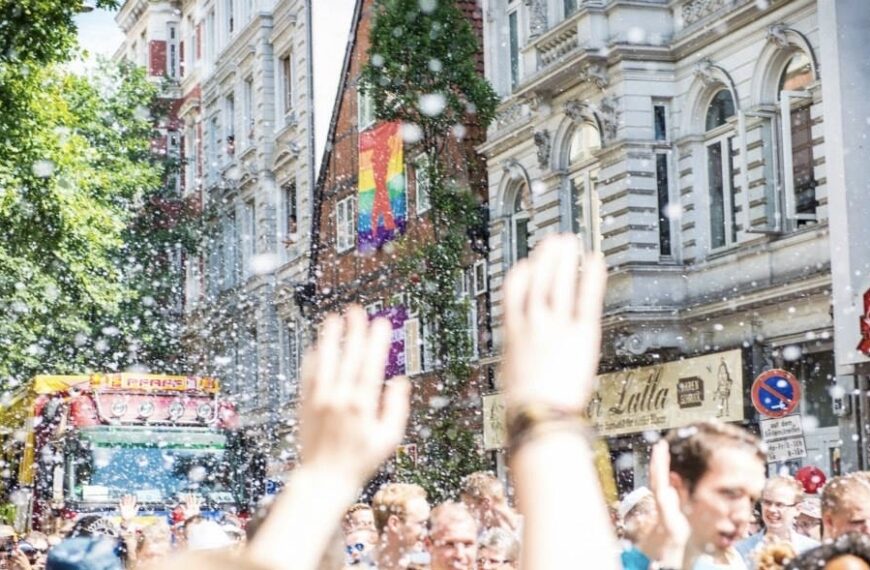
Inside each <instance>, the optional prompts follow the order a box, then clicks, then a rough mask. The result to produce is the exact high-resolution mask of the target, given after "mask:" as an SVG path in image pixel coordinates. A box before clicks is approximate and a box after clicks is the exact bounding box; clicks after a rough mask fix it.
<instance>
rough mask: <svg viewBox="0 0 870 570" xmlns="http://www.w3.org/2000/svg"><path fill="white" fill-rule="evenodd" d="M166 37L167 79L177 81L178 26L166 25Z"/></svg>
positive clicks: (178, 75) (178, 54) (178, 74)
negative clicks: (167, 38) (167, 39)
mask: <svg viewBox="0 0 870 570" xmlns="http://www.w3.org/2000/svg"><path fill="white" fill-rule="evenodd" d="M167 36H168V37H169V41H168V42H167V46H168V48H169V49H168V51H169V53H168V56H169V57H168V59H169V69H168V72H169V77H170V79H178V77H180V70H179V57H180V53H181V52H180V51H179V47H178V25H177V24H168V26H167Z"/></svg>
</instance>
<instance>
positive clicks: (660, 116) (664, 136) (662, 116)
mask: <svg viewBox="0 0 870 570" xmlns="http://www.w3.org/2000/svg"><path fill="white" fill-rule="evenodd" d="M653 123H654V130H655V140H657V141H666V140H668V124H667V109H666V108H665V106H664V105H655V106H653Z"/></svg>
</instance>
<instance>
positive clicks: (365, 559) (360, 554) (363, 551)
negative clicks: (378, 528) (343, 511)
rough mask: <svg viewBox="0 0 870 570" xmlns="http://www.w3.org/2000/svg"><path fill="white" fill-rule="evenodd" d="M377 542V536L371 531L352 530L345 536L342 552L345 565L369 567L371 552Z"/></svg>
mask: <svg viewBox="0 0 870 570" xmlns="http://www.w3.org/2000/svg"><path fill="white" fill-rule="evenodd" d="M376 541H377V534H375V531H374V530H371V529H366V528H363V529H359V530H354V531H351V532H349V533H347V534H346V535H345V544H344V551H345V554H347V563H348V564H349V565H351V566H356V565H358V564H359V565H364V566H371V558H372V550H373V549H374V547H375V542H376Z"/></svg>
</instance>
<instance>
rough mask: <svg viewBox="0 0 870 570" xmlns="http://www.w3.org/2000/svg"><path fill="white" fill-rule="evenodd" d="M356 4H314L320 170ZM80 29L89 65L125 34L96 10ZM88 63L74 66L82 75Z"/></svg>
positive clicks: (80, 21)
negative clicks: (88, 56) (87, 53)
mask: <svg viewBox="0 0 870 570" xmlns="http://www.w3.org/2000/svg"><path fill="white" fill-rule="evenodd" d="M354 1H355V0H312V2H313V10H312V20H313V25H312V34H313V44H314V45H313V51H314V60H313V63H314V135H315V162H316V163H317V165H318V167H319V164H320V159H321V157H322V156H323V146H324V144H325V143H326V134H327V131H328V129H329V120H330V119H331V118H332V106H333V103H334V102H335V95H336V90H337V89H338V80H339V75H340V74H341V64H342V62H343V60H344V51H345V48H346V47H347V39H348V36H349V33H350V19H351V17H352V16H353V7H354ZM76 23H77V25H78V27H79V44H80V45H81V46H82V47H83V48H84V49H86V50H87V51H88V52H89V55H90V58H89V60H88V61H93V60H94V59H95V57H96V56H97V55H102V56H105V57H111V56H112V55H113V54H114V53H115V51H116V50H117V49H118V47H119V46H120V45H121V43H122V42H123V41H124V34H123V33H122V32H121V29H120V28H119V27H118V25H117V24H116V23H115V12H114V11H108V10H94V11H93V12H90V13H86V14H79V15H78V16H76ZM87 63H88V62H83V61H79V62H76V63H74V64H73V65H71V68H72V69H73V70H74V71H78V72H81V71H83V70H84V69H85V68H86V67H87Z"/></svg>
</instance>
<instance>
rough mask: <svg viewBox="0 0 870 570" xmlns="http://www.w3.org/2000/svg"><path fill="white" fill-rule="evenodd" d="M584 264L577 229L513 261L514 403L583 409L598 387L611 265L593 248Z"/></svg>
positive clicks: (509, 371) (508, 318) (507, 367)
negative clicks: (604, 305) (521, 258)
mask: <svg viewBox="0 0 870 570" xmlns="http://www.w3.org/2000/svg"><path fill="white" fill-rule="evenodd" d="M579 268H580V246H579V244H578V242H577V238H576V237H575V236H573V235H562V236H552V237H549V238H547V239H545V240H544V241H543V242H542V243H541V244H540V246H538V247H537V248H536V249H535V251H534V253H533V254H532V257H531V258H529V259H526V260H523V261H521V262H520V263H519V264H517V266H516V267H514V268H513V269H512V270H511V272H510V274H509V276H508V278H507V282H506V284H505V330H506V340H505V356H504V363H505V364H504V379H505V396H506V399H507V405H508V407H509V408H510V407H512V406H517V405H524V404H539V403H540V404H545V405H549V406H554V407H558V408H566V409H574V410H582V409H583V408H585V407H586V404H587V403H588V400H589V396H590V394H591V393H592V390H593V386H594V382H595V374H596V371H597V368H598V357H599V346H600V342H601V310H602V309H601V307H602V302H603V298H604V287H605V283H606V280H607V271H606V268H605V265H604V260H603V259H602V257H601V256H600V255H599V254H595V253H591V254H587V255H586V256H585V259H584V260H583V271H582V274H580V275H578V270H579Z"/></svg>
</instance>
